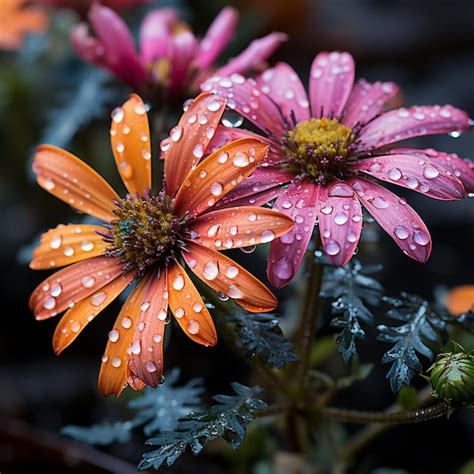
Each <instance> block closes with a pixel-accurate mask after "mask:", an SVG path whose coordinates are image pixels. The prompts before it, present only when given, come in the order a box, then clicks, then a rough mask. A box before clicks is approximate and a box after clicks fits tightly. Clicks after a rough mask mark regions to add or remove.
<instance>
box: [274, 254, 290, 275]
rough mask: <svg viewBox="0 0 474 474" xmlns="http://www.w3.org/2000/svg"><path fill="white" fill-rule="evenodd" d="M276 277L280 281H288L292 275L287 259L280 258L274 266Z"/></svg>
mask: <svg viewBox="0 0 474 474" xmlns="http://www.w3.org/2000/svg"><path fill="white" fill-rule="evenodd" d="M275 273H276V276H277V277H278V278H280V279H282V280H288V279H290V278H291V277H292V275H293V267H292V265H291V263H290V261H289V260H288V257H281V258H280V259H279V260H278V261H277V262H276V264H275Z"/></svg>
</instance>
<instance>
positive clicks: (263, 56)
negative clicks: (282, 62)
mask: <svg viewBox="0 0 474 474" xmlns="http://www.w3.org/2000/svg"><path fill="white" fill-rule="evenodd" d="M287 39H288V36H287V35H285V34H284V33H278V32H273V33H270V34H268V35H266V36H264V37H263V38H258V39H256V40H253V41H252V42H251V43H250V44H249V45H248V46H247V48H245V49H244V50H243V51H242V52H241V53H240V54H238V55H237V56H236V57H235V58H232V59H231V60H230V61H229V62H228V63H227V64H226V65H225V66H223V67H221V68H220V69H218V70H217V73H216V74H217V75H219V76H221V77H224V76H230V75H231V74H246V73H248V72H251V71H253V70H254V69H258V68H259V67H261V66H262V63H264V62H265V61H266V60H267V59H268V58H269V57H270V56H271V55H272V54H273V53H274V52H275V51H276V50H277V49H278V48H279V47H280V45H281V44H282V43H283V42H285V41H286V40H287Z"/></svg>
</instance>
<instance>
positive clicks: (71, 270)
mask: <svg viewBox="0 0 474 474" xmlns="http://www.w3.org/2000/svg"><path fill="white" fill-rule="evenodd" d="M122 267H123V263H122V262H121V261H120V260H119V259H118V258H110V257H94V258H89V259H87V260H84V261H82V262H79V263H75V264H74V265H71V266H69V267H66V268H63V269H62V270H59V271H57V272H56V273H53V274H52V275H51V276H50V277H49V278H46V280H44V281H43V282H42V283H40V284H39V285H38V286H37V287H36V289H35V290H34V291H33V293H32V295H31V297H30V309H31V310H32V311H33V312H34V314H35V317H36V319H47V318H50V317H51V316H56V314H59V313H61V312H63V311H64V310H65V309H67V308H72V307H73V306H74V305H75V304H77V303H79V302H80V301H82V300H83V299H84V298H87V297H88V296H90V295H92V294H93V293H95V292H97V291H98V290H99V289H100V288H102V287H104V286H105V285H107V284H108V283H109V282H110V281H112V280H113V279H115V278H117V277H118V276H119V275H120V274H121V273H122Z"/></svg>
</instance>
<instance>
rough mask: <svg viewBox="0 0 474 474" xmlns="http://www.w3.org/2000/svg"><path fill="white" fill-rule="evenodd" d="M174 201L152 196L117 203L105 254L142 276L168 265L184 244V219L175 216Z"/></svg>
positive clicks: (161, 195) (106, 237)
mask: <svg viewBox="0 0 474 474" xmlns="http://www.w3.org/2000/svg"><path fill="white" fill-rule="evenodd" d="M172 204H173V202H172V199H171V198H170V197H169V196H165V195H164V194H160V195H158V196H153V195H151V193H148V194H146V195H145V196H143V197H138V198H132V197H130V196H128V197H126V198H125V199H122V200H120V201H118V202H117V207H116V208H115V209H114V214H115V215H116V216H117V219H116V220H114V221H112V222H111V223H110V224H109V226H108V227H109V229H110V233H109V234H107V235H105V236H104V240H105V241H106V242H108V243H110V247H109V248H108V249H107V250H106V252H105V254H106V255H109V256H114V257H120V258H121V259H122V260H123V262H124V264H125V269H126V270H132V269H138V271H139V273H143V272H144V271H145V270H146V269H147V268H148V267H149V266H151V265H154V264H162V263H166V262H168V261H169V260H170V259H171V258H173V257H174V255H175V252H176V250H177V249H179V248H182V247H183V246H184V243H183V241H182V237H181V236H182V235H183V233H184V232H185V230H186V229H185V225H184V219H180V218H178V217H176V216H175V215H174V214H173V211H172Z"/></svg>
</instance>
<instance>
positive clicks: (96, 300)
mask: <svg viewBox="0 0 474 474" xmlns="http://www.w3.org/2000/svg"><path fill="white" fill-rule="evenodd" d="M134 278H135V273H132V272H130V273H128V274H126V275H122V276H119V277H118V278H116V279H115V280H114V281H112V282H111V283H109V284H108V285H106V286H104V287H103V288H101V289H100V290H99V291H96V292H95V293H93V294H92V295H90V296H88V297H87V298H85V299H83V300H82V301H80V302H79V303H77V304H76V305H75V306H74V307H72V308H71V309H69V310H67V311H66V313H65V314H64V316H63V317H62V318H61V320H60V321H59V323H58V325H57V326H56V330H55V331H54V336H53V348H54V352H55V353H56V354H58V355H59V354H60V353H61V352H62V351H63V350H64V349H66V347H68V346H69V345H70V344H71V343H72V342H74V340H75V339H76V337H77V336H79V334H80V333H81V332H82V330H83V329H84V328H85V327H86V326H87V325H88V324H89V323H90V322H91V321H92V320H93V319H94V318H95V317H96V316H97V315H98V314H99V313H100V312H101V311H102V310H103V309H104V308H105V307H106V306H108V305H109V304H110V303H112V301H114V299H115V298H117V296H119V295H120V293H122V291H123V290H124V289H125V288H126V287H127V285H128V284H129V283H130V282H131V281H132V280H133V279H134Z"/></svg>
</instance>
